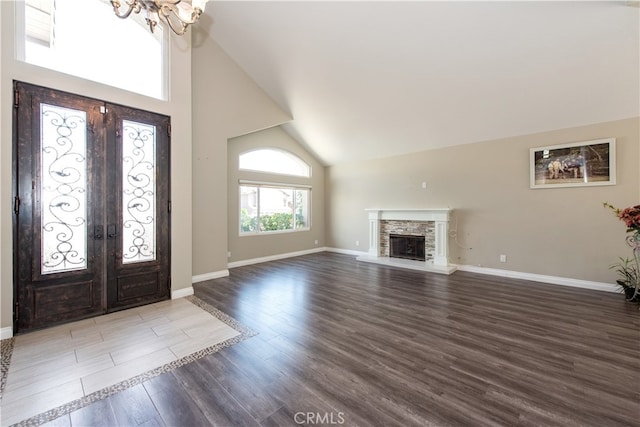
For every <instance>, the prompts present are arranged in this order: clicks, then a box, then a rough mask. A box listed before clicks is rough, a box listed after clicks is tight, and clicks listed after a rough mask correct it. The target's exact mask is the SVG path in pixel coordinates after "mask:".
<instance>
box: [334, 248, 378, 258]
mask: <svg viewBox="0 0 640 427" xmlns="http://www.w3.org/2000/svg"><path fill="white" fill-rule="evenodd" d="M324 249H325V251H327V252H335V253H337V254H343V255H353V256H366V255H367V254H369V252H365V251H354V250H351V249H340V248H324Z"/></svg>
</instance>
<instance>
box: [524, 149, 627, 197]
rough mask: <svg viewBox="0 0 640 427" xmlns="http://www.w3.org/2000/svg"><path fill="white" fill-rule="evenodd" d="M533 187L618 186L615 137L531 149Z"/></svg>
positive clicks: (530, 162) (531, 180) (530, 166)
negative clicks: (616, 184)
mask: <svg viewBox="0 0 640 427" xmlns="http://www.w3.org/2000/svg"><path fill="white" fill-rule="evenodd" d="M529 159H530V160H529V173H530V186H531V188H557V187H584V186H590V185H615V183H616V139H615V138H607V139H597V140H594V141H584V142H575V143H571V144H561V145H550V146H548V147H537V148H531V149H530V154H529Z"/></svg>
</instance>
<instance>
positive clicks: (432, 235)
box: [358, 208, 457, 274]
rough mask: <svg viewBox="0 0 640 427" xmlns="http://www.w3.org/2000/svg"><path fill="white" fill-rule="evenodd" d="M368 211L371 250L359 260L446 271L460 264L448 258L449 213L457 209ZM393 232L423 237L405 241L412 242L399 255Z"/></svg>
mask: <svg viewBox="0 0 640 427" xmlns="http://www.w3.org/2000/svg"><path fill="white" fill-rule="evenodd" d="M366 211H367V212H368V214H369V251H368V252H367V254H363V255H360V256H359V257H358V260H360V261H366V262H373V263H377V264H383V265H392V266H396V267H401V268H409V269H414V270H423V271H433V272H436V273H443V274H451V273H453V272H454V271H455V270H456V268H457V266H456V265H453V264H449V259H448V258H449V249H448V240H449V216H450V214H451V212H452V211H453V209H451V208H436V209H366ZM391 235H396V236H404V237H410V238H412V239H415V238H420V239H421V242H419V243H417V244H416V241H415V240H413V241H409V242H408V243H407V241H405V243H403V245H411V246H407V247H406V248H404V249H403V250H400V253H402V255H400V256H399V255H397V253H396V252H394V253H393V254H392V250H393V249H392V246H393V245H392V243H391ZM394 240H395V239H394ZM398 245H399V243H398ZM418 247H420V248H421V249H418ZM397 249H398V248H397ZM403 251H404V252H403ZM400 257H401V258H400Z"/></svg>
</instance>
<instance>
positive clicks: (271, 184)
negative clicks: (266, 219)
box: [238, 180, 313, 237]
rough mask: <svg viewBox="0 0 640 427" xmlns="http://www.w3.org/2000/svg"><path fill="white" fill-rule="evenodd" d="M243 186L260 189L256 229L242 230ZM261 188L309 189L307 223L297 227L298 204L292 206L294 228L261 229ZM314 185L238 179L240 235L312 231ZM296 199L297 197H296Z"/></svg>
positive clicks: (257, 202) (257, 201)
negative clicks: (296, 213) (296, 211)
mask: <svg viewBox="0 0 640 427" xmlns="http://www.w3.org/2000/svg"><path fill="white" fill-rule="evenodd" d="M242 187H256V188H257V189H258V192H257V200H256V211H257V215H256V219H257V223H258V227H257V229H256V231H243V230H242V209H243V208H242ZM260 188H271V189H278V190H293V191H296V190H306V191H308V196H307V206H306V208H307V225H306V226H305V227H303V228H295V210H296V206H295V205H294V206H293V208H292V211H293V213H294V214H293V219H294V228H292V229H287V230H261V229H260ZM312 190H313V189H312V187H311V185H305V184H293V183H279V182H270V181H248V180H239V181H238V235H239V236H240V237H248V236H267V235H273V234H283V233H299V232H304V231H310V230H311V227H312V215H311V212H312ZM294 200H295V198H294Z"/></svg>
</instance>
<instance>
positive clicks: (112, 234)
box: [107, 224, 118, 239]
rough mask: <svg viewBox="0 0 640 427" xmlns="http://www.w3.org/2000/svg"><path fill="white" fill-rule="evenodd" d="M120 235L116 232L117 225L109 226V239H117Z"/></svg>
mask: <svg viewBox="0 0 640 427" xmlns="http://www.w3.org/2000/svg"><path fill="white" fill-rule="evenodd" d="M117 235H118V233H117V232H116V225H115V224H109V225H107V239H115V238H116V236H117Z"/></svg>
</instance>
